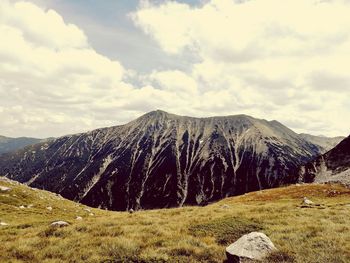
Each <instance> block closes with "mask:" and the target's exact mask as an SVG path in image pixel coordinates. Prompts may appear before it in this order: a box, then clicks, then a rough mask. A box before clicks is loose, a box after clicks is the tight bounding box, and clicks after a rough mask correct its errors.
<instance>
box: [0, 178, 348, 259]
mask: <svg viewBox="0 0 350 263" xmlns="http://www.w3.org/2000/svg"><path fill="white" fill-rule="evenodd" d="M4 180H6V179H0V186H6V187H10V188H11V190H10V191H2V192H1V191H0V192H1V193H0V220H1V222H2V223H7V224H8V225H7V226H6V225H3V226H0V244H1V246H0V262H83V261H84V262H222V261H223V260H224V259H225V253H224V251H225V247H226V246H227V245H228V244H229V243H231V242H233V241H235V240H236V239H238V238H239V237H240V236H241V235H243V234H245V233H248V232H251V231H254V230H261V231H262V232H264V233H266V234H267V235H268V236H269V237H270V238H271V240H272V241H273V242H274V244H275V245H276V247H277V248H278V249H279V252H278V253H276V254H274V255H272V256H271V257H270V258H269V259H267V261H266V262H303V263H305V262H315V263H316V262H317V263H322V262H324V263H326V262H327V263H329V262H350V234H349V231H350V219H349V213H350V190H349V189H346V188H344V187H342V186H339V185H309V184H308V185H300V186H289V187H286V188H278V189H271V190H264V191H260V192H253V193H249V194H246V195H244V196H238V197H232V198H227V199H225V200H222V201H220V202H218V203H215V204H211V205H208V206H206V207H183V208H175V209H164V210H149V211H138V212H136V213H133V214H130V213H128V212H112V211H104V210H99V209H90V208H87V207H86V206H83V205H81V204H76V203H74V202H71V201H68V200H65V199H62V198H61V197H59V196H57V195H55V194H52V193H49V192H45V191H42V190H35V189H31V188H29V187H27V186H24V185H21V184H15V183H13V182H9V181H7V180H6V181H4ZM303 196H307V197H308V198H310V199H311V200H313V201H314V202H317V203H322V204H324V206H320V207H318V208H301V207H300V206H299V204H300V201H301V199H302V197H303ZM21 206H24V207H25V208H20V207H21ZM28 206H29V208H28ZM50 207H51V208H52V209H51V210H49V209H50ZM77 216H80V217H82V220H77V219H76V217H77ZM56 220H65V221H67V222H69V223H70V225H69V226H68V227H64V228H53V227H51V226H50V223H51V222H53V221H56Z"/></svg>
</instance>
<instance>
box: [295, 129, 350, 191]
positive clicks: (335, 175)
mask: <svg viewBox="0 0 350 263" xmlns="http://www.w3.org/2000/svg"><path fill="white" fill-rule="evenodd" d="M299 181H300V182H307V183H311V182H318V183H324V182H340V183H345V184H348V185H350V136H349V137H347V138H345V139H344V140H342V141H341V142H340V143H339V144H338V145H337V146H336V147H334V148H333V149H332V150H330V151H328V152H327V153H325V154H323V155H321V156H319V157H318V158H316V159H315V160H313V161H311V162H309V163H307V164H306V165H303V166H301V168H300V170H299Z"/></svg>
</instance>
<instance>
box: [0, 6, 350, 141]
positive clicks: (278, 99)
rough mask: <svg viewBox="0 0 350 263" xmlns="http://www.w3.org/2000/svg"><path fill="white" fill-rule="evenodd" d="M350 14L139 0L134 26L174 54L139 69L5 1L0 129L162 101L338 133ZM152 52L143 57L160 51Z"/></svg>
mask: <svg viewBox="0 0 350 263" xmlns="http://www.w3.org/2000/svg"><path fill="white" fill-rule="evenodd" d="M349 11H350V5H349V4H347V2H346V1H311V0H310V1H308V0H307V1H305V0H303V1H301V0H293V1H292V0H286V1H283V2H282V1H279V0H250V1H233V0H211V1H203V2H202V4H198V5H196V6H190V5H188V4H186V3H178V2H176V1H145V0H143V1H141V3H140V5H139V7H138V8H137V10H136V11H135V12H134V13H132V14H129V17H131V19H132V23H134V25H136V26H137V28H139V29H140V30H141V31H142V32H143V33H144V34H145V35H146V36H148V37H150V38H152V39H153V41H154V40H155V43H156V44H157V45H159V47H160V48H161V49H162V50H163V51H162V52H165V53H166V54H169V58H174V61H175V62H174V63H169V65H168V66H167V67H168V68H164V66H162V67H154V66H149V70H148V72H147V71H143V73H142V74H140V72H136V71H132V70H129V69H128V68H125V66H123V65H122V64H121V62H119V61H117V60H115V59H110V58H109V57H107V56H105V55H102V54H100V53H98V52H97V51H96V50H95V49H94V47H93V46H92V45H91V44H90V41H89V39H88V37H87V35H86V34H85V33H84V31H83V30H82V29H81V28H79V27H78V26H77V25H74V24H70V23H67V22H66V21H65V19H64V18H63V17H62V16H61V14H59V13H57V12H56V11H54V10H52V9H43V8H41V7H38V6H37V5H35V4H33V3H30V2H24V1H16V2H14V1H1V2H0V34H1V36H2V41H0V118H1V123H0V134H1V133H2V134H5V135H11V136H20V135H26V136H40V137H46V136H58V135H64V134H68V133H75V132H82V131H86V130H90V129H94V128H98V127H105V126H111V125H116V124H121V123H125V122H127V121H130V120H132V119H133V118H135V117H137V116H139V115H140V114H143V113H144V112H146V111H150V110H154V109H157V108H159V109H163V110H167V111H169V112H173V113H177V114H183V115H190V116H201V117H204V116H213V115H232V114H242V113H244V114H249V115H252V116H254V117H258V118H265V119H276V120H279V121H281V122H283V123H285V124H287V125H290V127H291V128H293V129H295V130H296V131H298V132H309V133H316V134H320V133H323V134H326V135H338V134H343V135H345V134H347V133H349V128H350V127H349V124H348V123H347V122H345V121H343V120H345V119H347V118H348V116H349V114H350V105H349V103H348V100H347V98H348V97H349V95H350V89H349V84H350V81H349V77H348V69H349V66H350V65H349V64H350V52H349V51H350V35H349V34H350V33H349V32H350V30H349V29H350V16H348V14H349ZM108 30H110V28H108ZM108 32H110V31H108ZM134 33H135V32H133V34H134ZM140 34H141V32H140ZM141 39H142V37H141ZM149 43H152V41H149ZM146 53H147V52H145V54H144V55H145V56H147V54H146ZM148 57H149V61H150V62H152V63H150V65H154V64H155V61H158V60H159V58H157V57H154V54H153V53H152V54H149V55H148ZM133 59H134V60H135V59H137V57H134V58H133ZM178 61H183V62H186V63H184V64H186V67H183V65H182V64H181V65H180V64H179V65H178V66H176V65H177V64H176V63H179V62H178ZM140 63H145V59H142V61H141V62H140ZM181 63H182V62H181ZM145 64H147V63H145Z"/></svg>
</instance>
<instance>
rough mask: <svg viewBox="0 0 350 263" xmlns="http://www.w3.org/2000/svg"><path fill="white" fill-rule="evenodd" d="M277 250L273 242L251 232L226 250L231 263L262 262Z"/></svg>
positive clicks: (258, 233) (262, 235)
mask: <svg viewBox="0 0 350 263" xmlns="http://www.w3.org/2000/svg"><path fill="white" fill-rule="evenodd" d="M275 250H277V249H276V247H275V246H274V244H273V243H272V241H271V240H270V239H269V238H268V237H267V236H266V235H265V234H264V233H260V232H251V233H249V234H247V235H244V236H242V237H241V238H240V239H238V240H237V241H236V242H234V243H232V244H231V245H229V246H228V247H227V248H226V256H227V261H228V262H229V263H243V262H253V261H260V260H262V259H264V258H265V257H266V256H268V255H269V254H270V253H271V252H273V251H275Z"/></svg>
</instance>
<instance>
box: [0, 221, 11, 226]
mask: <svg viewBox="0 0 350 263" xmlns="http://www.w3.org/2000/svg"><path fill="white" fill-rule="evenodd" d="M8 225H9V224H7V223H5V222H0V226H8Z"/></svg>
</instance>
